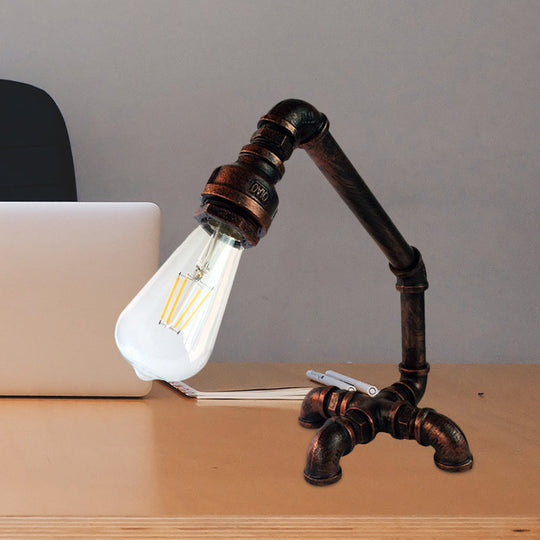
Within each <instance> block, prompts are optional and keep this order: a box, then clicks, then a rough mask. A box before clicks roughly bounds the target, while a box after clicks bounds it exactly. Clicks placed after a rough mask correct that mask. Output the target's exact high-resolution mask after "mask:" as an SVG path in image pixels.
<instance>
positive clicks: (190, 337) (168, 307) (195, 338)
mask: <svg viewBox="0 0 540 540" xmlns="http://www.w3.org/2000/svg"><path fill="white" fill-rule="evenodd" d="M236 244H238V242H237V241H236V240H235V238H233V237H232V236H231V232H230V231H229V230H228V229H227V228H226V226H224V225H221V224H214V229H213V233H212V234H209V233H208V232H207V231H206V230H205V229H203V228H202V227H197V229H195V230H194V231H193V232H192V233H191V234H190V235H189V236H188V237H187V239H186V240H185V241H184V243H183V244H182V245H181V246H180V247H179V248H178V249H176V251H175V252H174V253H173V254H172V255H171V256H170V257H169V259H168V260H167V261H166V262H165V263H164V264H163V266H162V267H161V268H160V269H159V270H158V271H157V272H156V274H155V275H154V276H153V277H152V278H151V279H150V281H149V282H148V283H147V284H146V285H145V286H144V287H143V288H142V289H141V291H140V292H139V293H138V294H137V296H135V298H134V299H133V300H132V301H131V302H130V303H129V304H128V306H127V307H126V308H125V309H124V311H123V312H122V313H121V315H120V317H119V318H118V322H117V323H116V331H115V337H116V344H117V346H118V349H119V350H120V352H121V353H122V355H123V356H124V358H125V359H126V360H127V361H128V362H129V363H130V364H131V365H132V366H133V368H134V369H135V372H136V373H137V375H138V376H139V378H141V379H144V380H151V379H162V380H165V381H170V382H172V381H181V380H184V379H187V378H189V377H191V376H193V375H195V374H196V373H197V372H199V371H200V370H201V369H202V368H203V367H204V366H205V364H206V362H207V361H208V358H209V357H210V354H211V353H212V349H213V348H214V344H215V341H216V337H217V334H218V331H219V327H220V324H221V319H222V318H223V312H224V311H225V306H226V304H227V300H228V298H229V293H230V291H231V287H232V284H233V281H234V276H235V274H236V269H237V268H238V263H239V262H240V256H241V254H242V248H239V247H235V246H236Z"/></svg>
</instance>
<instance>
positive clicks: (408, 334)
mask: <svg viewBox="0 0 540 540" xmlns="http://www.w3.org/2000/svg"><path fill="white" fill-rule="evenodd" d="M295 148H303V149H304V150H306V152H307V153H308V154H309V156H310V157H311V159H312V160H313V161H314V162H315V164H316V165H317V166H318V168H319V169H320V170H321V172H322V173H323V175H324V176H325V177H326V178H327V179H328V181H329V182H330V183H331V184H332V186H333V187H334V188H335V190H336V191H337V192H338V193H339V195H340V196H341V198H342V199H343V200H344V201H345V203H346V204H347V206H348V207H349V208H350V209H351V211H352V212H353V213H354V215H355V216H356V217H357V219H358V220H359V221H360V223H362V225H363V226H364V228H365V229H366V231H367V232H368V233H369V235H370V236H371V237H372V238H373V240H374V241H375V243H376V244H377V245H378V246H379V248H380V249H381V251H382V252H383V253H384V255H385V256H386V258H387V259H388V261H389V263H390V270H391V271H392V272H393V273H394V275H395V276H396V277H397V283H396V288H397V290H398V291H399V292H400V298H401V343H402V358H401V362H400V364H399V371H400V374H401V376H400V379H399V381H397V382H395V383H394V384H392V385H390V386H388V387H386V388H384V389H383V390H382V391H381V392H379V394H378V395H377V396H374V397H368V396H365V395H364V394H361V393H360V392H343V391H340V390H338V389H337V388H333V387H324V388H318V389H315V390H314V391H312V392H310V393H309V394H308V395H307V396H306V398H305V399H304V402H303V404H302V408H301V411H300V417H299V422H300V424H301V425H302V426H304V427H307V428H320V429H319V431H318V433H317V434H316V435H315V437H314V438H313V440H312V443H311V446H310V449H309V451H308V456H307V461H306V468H305V471H304V476H305V478H306V480H307V481H308V482H310V483H312V484H316V485H327V484H331V483H334V482H336V481H338V480H339V479H340V478H341V467H340V464H339V460H340V458H341V456H343V455H345V454H347V453H349V452H350V451H351V450H352V449H353V448H354V446H355V445H356V444H365V443H367V442H369V441H371V440H372V439H373V438H374V437H375V436H376V434H377V433H378V432H381V431H382V432H387V433H390V434H391V435H392V436H393V437H395V438H398V439H416V440H417V441H418V443H419V444H422V445H431V446H433V448H434V449H435V457H434V459H435V463H436V465H437V466H438V467H439V468H441V469H443V470H446V471H464V470H468V469H470V468H471V467H472V463H473V460H472V455H471V453H470V450H469V446H468V443H467V440H466V438H465V436H464V435H463V433H462V431H461V430H460V429H459V428H458V427H457V425H456V424H455V423H454V422H452V421H451V420H450V419H449V418H447V417H445V416H443V415H440V414H438V413H436V412H435V411H433V410H432V409H418V407H416V405H417V404H418V402H419V401H420V399H421V398H422V396H423V395H424V392H425V389H426V384H427V376H428V372H429V364H428V363H427V361H426V345H425V307H424V292H425V290H426V289H427V288H428V281H427V276H426V269H425V266H424V263H423V260H422V257H421V255H420V252H419V251H418V250H417V249H416V248H414V247H412V246H410V245H409V244H408V243H407V242H406V241H405V239H404V238H403V236H402V235H401V233H400V232H399V231H398V229H397V227H396V226H395V225H394V223H393V222H392V220H391V219H390V217H389V216H388V214H387V213H386V212H385V211H384V209H383V208H382V206H381V205H380V203H379V202H378V201H377V199H376V198H375V196H374V195H373V193H372V192H371V191H370V189H369V188H368V187H367V185H366V184H365V182H364V180H362V178H361V177H360V175H359V174H358V172H357V171H356V169H355V168H354V166H353V165H352V164H351V162H350V161H349V159H348V158H347V156H346V155H345V154H344V152H343V150H342V149H341V148H340V147H339V145H338V144H337V142H336V141H335V140H334V138H333V137H332V135H331V134H330V131H329V123H328V120H327V118H326V116H325V115H324V114H321V113H320V112H319V111H317V109H315V107H313V106H312V105H310V104H309V103H306V102H305V101H301V100H296V99H289V100H285V101H282V102H281V103H278V104H277V105H276V106H275V107H273V108H272V109H271V110H270V112H269V113H268V114H266V115H265V116H263V117H262V118H261V119H260V120H259V123H258V124H257V131H255V133H254V134H253V136H252V137H251V140H250V142H249V144H247V145H246V146H244V147H243V148H242V150H241V152H240V155H239V156H238V159H237V161H236V162H234V163H232V164H229V165H224V166H222V167H218V168H217V169H215V170H214V172H213V173H212V175H211V177H210V179H209V180H208V182H207V184H206V186H205V188H204V190H203V192H202V199H201V208H200V209H199V211H198V212H197V213H196V215H195V217H196V219H197V220H198V221H199V222H200V223H201V225H202V226H203V227H207V228H209V229H210V228H212V225H213V223H214V222H215V221H218V222H221V223H224V224H225V225H227V226H228V227H229V229H230V230H231V231H232V233H233V235H234V236H235V237H236V238H237V239H238V240H237V242H238V244H241V245H243V246H244V247H252V246H255V245H257V243H258V242H259V240H260V239H261V238H262V237H263V236H265V235H266V233H267V232H268V229H269V227H270V225H271V223H272V220H273V218H274V216H275V214H276V212H277V207H278V203H279V199H278V196H277V192H276V188H275V186H276V184H277V182H278V181H279V180H280V179H281V178H282V176H283V174H284V172H285V167H284V165H283V163H284V162H285V161H286V160H287V159H289V158H290V156H291V154H292V152H293V150H294V149H295Z"/></svg>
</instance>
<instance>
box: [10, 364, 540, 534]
mask: <svg viewBox="0 0 540 540" xmlns="http://www.w3.org/2000/svg"><path fill="white" fill-rule="evenodd" d="M307 367H314V368H317V366H305V365H294V364H276V365H268V364H267V365H259V366H253V365H247V366H242V365H237V364H233V365H231V364H214V365H209V366H207V368H206V369H205V371H204V374H205V375H207V376H209V377H220V378H223V379H225V378H229V379H230V380H234V378H235V377H238V378H240V377H246V376H249V375H250V374H254V373H255V374H257V373H258V374H259V375H260V374H261V373H264V376H265V377H267V378H268V380H271V379H272V378H273V377H275V376H279V377H290V379H291V381H298V380H299V381H300V382H301V383H302V384H305V380H304V378H303V372H304V371H305V369H306V368H307ZM335 368H336V369H338V370H341V371H346V372H347V373H349V374H351V375H353V376H357V377H358V378H363V379H364V380H368V381H370V382H372V383H373V384H376V385H377V386H379V387H380V388H381V387H383V386H385V385H387V384H390V383H391V382H393V381H394V380H396V379H397V368H396V366H395V365H392V364H379V365H375V364H362V365H360V364H359V365H349V366H343V365H337V366H335ZM539 383H540V366H539V365H515V366H503V365H483V366H480V365H476V366H473V365H456V366H450V365H440V364H439V365H437V364H434V365H432V370H431V373H430V380H429V384H428V390H427V392H426V395H425V397H424V399H423V400H422V403H421V404H422V405H423V406H430V407H433V408H435V409H436V410H438V411H440V412H442V413H444V414H446V415H448V416H450V417H451V418H452V419H453V420H455V421H456V422H457V423H458V424H459V425H460V426H461V427H462V429H463V431H464V432H465V433H466V435H467V438H468V440H469V443H470V446H471V449H472V452H473V454H474V458H475V465H474V468H473V470H472V471H470V472H466V473H461V474H450V473H445V472H442V471H440V470H439V469H437V468H436V467H435V465H434V464H433V449H432V448H429V447H428V448H425V447H421V446H419V445H418V444H417V443H416V442H414V441H397V440H394V439H392V438H391V437H390V436H389V435H387V434H379V435H378V436H377V438H376V439H375V440H374V441H373V442H371V443H370V444H368V445H364V446H357V447H356V448H355V450H354V451H353V452H352V453H351V454H349V455H348V456H345V457H344V458H343V459H342V462H341V464H342V467H343V479H342V480H341V481H340V482H338V483H337V484H334V485H332V486H327V487H314V486H311V485H309V484H307V483H306V482H305V481H304V479H303V476H302V471H303V467H304V461H305V456H306V450H307V448H308V445H309V442H310V440H311V438H312V436H313V432H312V431H310V430H305V429H303V428H301V427H300V426H299V425H298V424H297V421H296V418H297V415H298V409H299V403H298V402H294V403H287V402H280V403H268V402H265V403H260V402H247V403H240V402H226V403H223V402H220V403H216V402H203V401H199V402H198V401H196V400H193V399H188V398H184V397H182V396H180V395H179V394H177V393H176V392H175V391H174V390H172V389H169V388H168V387H166V386H164V385H162V384H160V383H155V384H154V387H153V390H152V392H151V393H150V395H149V396H148V397H147V398H144V399H43V398H33V399H32V398H31V399H21V398H3V399H0V418H1V422H0V426H1V440H2V444H1V446H0V463H1V464H2V467H1V469H0V485H1V486H2V489H1V490H0V514H1V516H2V517H0V537H1V538H13V537H24V538H27V537H30V536H32V537H39V535H43V536H46V537H49V538H56V537H59V536H60V535H66V536H70V535H71V536H77V537H84V536H85V535H87V536H89V537H99V538H103V537H107V536H110V535H117V537H124V538H138V537H152V538H164V537H178V536H182V535H184V536H185V537H188V538H199V537H203V536H204V537H206V538H236V537H240V536H241V537H243V538H245V537H248V538H250V537H251V538H264V537H276V538H304V537H312V536H317V537H320V538H360V537H361V538H407V537H414V538H452V539H455V538H539V537H540V525H539V516H540V512H539V510H540V490H539V485H540V482H539V480H540V476H539V474H540V473H539V465H540V463H539V461H540V459H539V457H540V456H539V449H540V444H539V443H540V436H539V429H538V416H537V411H538V408H539V407H538V405H539V401H538V397H537V396H538V392H537V389H538V387H539V386H540V384H539ZM480 393H481V395H480Z"/></svg>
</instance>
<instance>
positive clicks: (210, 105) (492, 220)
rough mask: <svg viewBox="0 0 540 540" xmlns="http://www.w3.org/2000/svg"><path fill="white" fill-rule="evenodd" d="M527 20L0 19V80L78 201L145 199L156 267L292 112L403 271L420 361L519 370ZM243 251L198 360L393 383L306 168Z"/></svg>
mask: <svg viewBox="0 0 540 540" xmlns="http://www.w3.org/2000/svg"><path fill="white" fill-rule="evenodd" d="M539 27H540V2H538V1H533V0H531V1H521V0H514V1H509V0H505V1H496V0H493V1H468V2H465V1H459V0H448V1H442V2H441V1H363V0H357V1H329V0H313V1H308V0H304V1H300V0H296V1H293V0H289V1H279V0H278V1H276V0H273V1H271V2H263V1H257V0H229V1H218V0H214V1H208V0H206V1H195V0H193V1H186V0H184V1H181V0H179V1H170V0H161V1H156V0H152V1H150V0H147V1H141V0H115V1H113V0H109V1H104V0H79V1H75V0H73V1H58V0H35V1H25V0H13V1H9V0H7V1H6V0H0V68H1V73H0V77H3V78H10V79H15V80H21V81H25V82H29V83H32V84H35V85H37V86H40V87H42V88H44V89H46V90H47V91H48V92H49V93H50V94H51V95H52V96H53V97H54V98H55V100H56V101H57V103H58V104H59V106H60V108H61V109H62V111H63V113H64V115H65V118H66V122H67V125H68V129H69V132H70V136H71V141H72V146H73V153H74V159H75V166H76V172H77V179H78V190H79V196H80V199H81V200H86V201H101V200H104V201H119V200H151V201H154V202H156V203H157V204H159V206H160V207H161V209H162V217H163V222H162V224H163V227H162V245H161V249H162V258H165V257H166V255H167V254H168V253H170V252H171V250H172V249H173V248H174V247H176V245H177V244H179V243H180V242H181V241H182V240H183V239H184V237H185V236H186V235H187V234H188V233H189V232H190V231H191V230H192V228H193V227H194V221H193V220H192V218H191V215H192V213H193V212H194V210H195V209H196V207H197V205H198V201H199V194H200V191H201V188H202V187H203V184H204V182H205V181H206V180H207V178H208V176H209V174H210V173H211V171H212V170H213V169H214V167H216V166H217V165H220V164H223V163H228V162H231V161H234V160H235V159H236V156H237V153H238V151H239V150H240V148H241V146H242V145H244V144H246V143H247V142H248V140H249V137H250V135H251V133H252V132H253V131H254V130H255V126H256V122H257V120H258V118H259V117H260V116H261V115H262V114H264V113H266V112H267V111H268V109H270V108H271V107H272V106H273V105H274V104H275V103H277V102H278V101H280V100H281V99H284V98H288V97H297V98H301V99H305V100H307V101H310V102H311V103H313V104H314V105H315V106H316V107H317V108H318V109H319V110H321V111H323V112H324V113H325V114H326V115H327V116H328V117H329V119H330V121H331V125H332V132H333V134H334V136H335V138H336V139H337V140H338V142H340V144H341V145H342V147H343V148H344V150H345V151H346V152H347V153H348V155H349V156H350V158H351V160H352V161H353V162H354V163H355V164H356V165H357V167H358V170H359V172H360V173H361V174H362V176H363V177H364V178H365V180H366V182H367V183H368V185H370V186H371V188H372V190H373V191H374V193H375V194H376V196H377V197H378V198H379V200H380V201H381V203H382V204H383V206H384V207H385V208H386V210H387V211H388V213H389V214H390V216H391V217H392V218H393V220H394V222H395V223H396V224H397V225H398V227H399V228H400V229H401V231H402V232H403V234H404V236H405V238H406V239H407V240H408V241H409V242H410V243H411V244H413V245H416V246H417V247H418V248H419V249H420V250H421V251H422V253H423V255H424V259H425V261H426V264H427V268H428V274H429V278H430V284H431V287H430V289H429V290H428V292H427V329H428V341H427V344H428V358H429V360H430V361H431V362H499V361H502V362H535V361H538V350H539V348H540V342H539V338H538V333H539V332H538V286H537V278H536V273H537V270H538V266H539V262H540V259H539V257H538V253H539V250H540V245H539V240H538V223H539V220H538V200H539V185H538V172H537V169H538V148H539V142H540V137H539V103H538V96H539V62H538V53H539V50H540V42H539V41H540V40H539V35H540V34H539V31H538V28H539ZM279 195H280V199H281V205H280V210H279V213H278V216H277V218H276V220H275V222H274V224H273V225H272V228H271V230H270V234H269V235H268V237H267V238H265V239H264V240H263V241H262V242H261V243H260V244H259V246H258V247H257V248H255V249H253V250H250V251H248V252H246V253H245V254H244V256H243V261H242V263H241V267H240V270H239V273H238V277H237V282H236V284H235V287H234V288H233V293H232V295H231V300H230V305H229V307H228V311H227V312H226V315H225V319H224V323H223V327H222V332H221V335H220V338H219V339H218V344H217V347H216V350H215V353H214V360H215V361H269V360H275V361H290V362H300V361H354V362H357V361H360V362H396V361H398V360H399V358H400V338H399V295H398V293H397V292H396V291H395V290H394V281H395V280H394V277H393V276H392V275H391V274H390V272H389V271H388V270H387V263H386V260H385V258H384V257H383V255H382V254H381V253H380V252H379V251H378V249H377V247H376V246H375V245H374V244H373V243H372V241H371V239H370V238H369V237H368V235H367V234H366V233H365V232H364V231H363V230H362V228H361V226H360V225H359V224H358V223H357V222H356V221H355V218H354V217H353V216H352V215H351V214H350V213H349V212H348V210H347V209H346V208H345V206H344V204H343V203H342V202H341V200H340V199H339V197H338V196H337V195H336V194H335V193H334V192H333V190H332V188H331V187H330V186H329V185H328V184H327V183H326V181H325V180H324V178H323V177H322V176H321V175H320V174H319V172H318V171H317V169H316V168H315V166H314V165H313V164H312V163H311V162H310V161H309V158H308V157H307V155H305V154H304V153H303V152H302V151H300V150H298V151H297V152H296V153H295V154H293V157H292V159H291V160H290V161H289V162H288V163H287V172H286V175H285V177H284V179H283V180H282V181H281V183H280V185H279Z"/></svg>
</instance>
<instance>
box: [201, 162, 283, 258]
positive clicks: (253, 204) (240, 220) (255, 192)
mask: <svg viewBox="0 0 540 540" xmlns="http://www.w3.org/2000/svg"><path fill="white" fill-rule="evenodd" d="M243 158H244V156H242V155H241V156H240V158H239V160H238V161H237V162H236V163H233V164H230V165H224V166H222V167H218V168H217V169H216V170H215V171H214V172H213V173H212V176H211V177H210V179H209V180H208V182H207V184H206V186H205V187H204V190H203V192H202V194H201V207H200V208H199V210H198V211H197V213H196V214H195V219H197V221H198V222H199V223H200V224H201V225H202V226H203V227H205V228H209V227H210V226H211V225H210V223H209V222H211V220H212V219H214V220H218V221H220V222H222V223H225V224H226V225H227V226H228V227H230V228H231V229H232V230H233V231H235V232H236V233H237V236H238V238H239V240H237V243H238V245H241V246H242V247H244V248H248V247H253V246H255V245H257V243H258V242H259V240H260V239H261V238H262V237H263V236H265V235H266V233H267V231H268V228H269V227H270V224H271V223H272V219H273V218H274V216H275V215H276V212H277V207H278V203H279V199H278V196H277V193H276V190H275V188H274V185H273V183H272V181H271V180H270V179H269V176H268V174H266V173H267V171H266V170H265V169H266V168H267V167H266V166H265V164H264V163H263V164H261V163H258V160H254V159H253V156H252V155H247V156H245V158H247V159H245V158H244V159H243Z"/></svg>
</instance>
